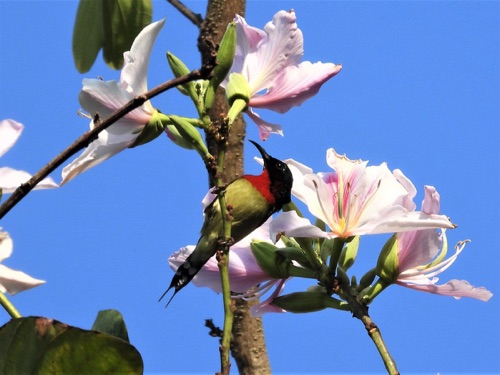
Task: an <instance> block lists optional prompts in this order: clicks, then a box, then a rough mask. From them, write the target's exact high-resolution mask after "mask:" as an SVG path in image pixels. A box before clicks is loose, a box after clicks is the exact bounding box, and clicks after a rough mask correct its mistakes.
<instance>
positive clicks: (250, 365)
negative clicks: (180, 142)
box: [198, 0, 271, 375]
mask: <svg viewBox="0 0 500 375" xmlns="http://www.w3.org/2000/svg"><path fill="white" fill-rule="evenodd" d="M236 13H238V14H240V15H242V16H244V15H245V0H209V2H208V7H207V13H206V16H205V19H204V21H203V22H202V24H201V27H200V35H199V38H198V49H199V50H200V52H201V55H202V61H206V60H207V59H208V58H209V55H208V54H209V53H210V49H209V48H207V45H209V44H210V43H215V44H217V43H219V42H220V40H221V39H222V36H223V34H224V32H225V30H226V27H227V24H228V23H229V22H231V21H232V20H233V18H234V15H235V14H236ZM207 43H208V44H207ZM228 110H229V108H228V105H227V102H226V99H225V96H224V90H223V89H219V90H218V92H217V96H216V99H215V102H214V105H213V107H212V110H211V113H210V118H211V119H212V121H214V122H215V123H216V122H218V121H220V120H221V119H222V118H223V117H224V116H225V114H227V112H228ZM244 138H245V122H244V121H243V118H242V117H241V116H240V117H239V118H238V119H237V120H236V121H235V122H234V124H233V125H232V127H231V131H230V133H229V141H228V145H227V152H226V156H225V168H224V174H223V180H224V182H230V181H232V180H234V179H236V178H238V177H239V176H241V175H242V174H243V141H244ZM207 144H208V148H209V150H210V152H211V154H212V155H217V146H216V143H215V142H214V140H213V139H211V137H210V136H207ZM256 302H257V301H256ZM256 302H247V301H244V300H241V299H238V300H236V304H235V306H236V310H235V316H234V325H233V337H232V342H231V353H232V356H233V358H234V359H235V361H236V364H237V366H238V371H239V373H240V374H245V375H253V374H259V375H261V374H263V375H266V374H271V369H270V365H269V358H268V356H267V350H266V343H265V337H264V329H263V325H262V320H261V319H260V318H259V319H256V318H252V316H251V315H250V306H251V304H252V303H256Z"/></svg>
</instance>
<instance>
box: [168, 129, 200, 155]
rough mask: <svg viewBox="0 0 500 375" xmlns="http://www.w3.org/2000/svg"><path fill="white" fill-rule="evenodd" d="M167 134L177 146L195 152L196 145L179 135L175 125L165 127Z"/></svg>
mask: <svg viewBox="0 0 500 375" xmlns="http://www.w3.org/2000/svg"><path fill="white" fill-rule="evenodd" d="M165 134H167V137H168V138H169V139H170V140H171V141H172V142H174V143H175V144H176V145H177V146H179V147H182V148H185V149H187V150H194V148H195V147H194V145H193V144H192V143H191V142H189V141H187V140H186V139H184V137H183V136H182V135H181V134H180V133H179V131H178V130H177V128H176V127H175V125H173V124H169V125H167V126H166V127H165Z"/></svg>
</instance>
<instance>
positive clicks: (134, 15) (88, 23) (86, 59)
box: [73, 0, 153, 73]
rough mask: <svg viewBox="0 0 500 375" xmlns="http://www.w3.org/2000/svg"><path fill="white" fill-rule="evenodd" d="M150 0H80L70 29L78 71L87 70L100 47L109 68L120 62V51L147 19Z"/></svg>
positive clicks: (137, 32) (116, 67) (149, 13)
mask: <svg viewBox="0 0 500 375" xmlns="http://www.w3.org/2000/svg"><path fill="white" fill-rule="evenodd" d="M152 14H153V9H152V4H151V0H100V1H97V0H80V4H79V5H78V10H77V13H76V19H75V26H74V29H73V59H74V61H75V66H76V69H77V70H78V71H79V72H80V73H85V72H88V71H89V70H90V68H91V67H92V65H93V64H94V62H95V59H96V58H97V54H98V53H99V51H100V50H101V48H102V49H103V57H104V61H105V62H106V63H107V64H108V65H109V66H110V67H111V68H113V69H121V67H122V66H123V53H124V52H125V51H128V50H130V47H131V46H132V43H133V41H134V39H135V37H136V36H137V35H138V34H139V33H140V32H141V30H142V29H143V28H144V27H145V26H147V25H149V24H150V23H151V19H152Z"/></svg>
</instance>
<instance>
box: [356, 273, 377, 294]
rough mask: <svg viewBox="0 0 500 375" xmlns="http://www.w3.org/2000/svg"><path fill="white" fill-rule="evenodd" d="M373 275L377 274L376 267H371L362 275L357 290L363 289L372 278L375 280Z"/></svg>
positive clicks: (371, 281) (369, 283) (368, 284)
mask: <svg viewBox="0 0 500 375" xmlns="http://www.w3.org/2000/svg"><path fill="white" fill-rule="evenodd" d="M375 276H377V269H376V268H372V269H371V270H369V271H368V272H367V273H365V274H364V275H363V276H362V277H361V280H359V285H358V288H357V289H358V290H363V289H365V288H367V287H369V286H370V285H371V284H372V283H373V280H375Z"/></svg>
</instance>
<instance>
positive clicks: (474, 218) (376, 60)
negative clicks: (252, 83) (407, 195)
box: [0, 0, 500, 374]
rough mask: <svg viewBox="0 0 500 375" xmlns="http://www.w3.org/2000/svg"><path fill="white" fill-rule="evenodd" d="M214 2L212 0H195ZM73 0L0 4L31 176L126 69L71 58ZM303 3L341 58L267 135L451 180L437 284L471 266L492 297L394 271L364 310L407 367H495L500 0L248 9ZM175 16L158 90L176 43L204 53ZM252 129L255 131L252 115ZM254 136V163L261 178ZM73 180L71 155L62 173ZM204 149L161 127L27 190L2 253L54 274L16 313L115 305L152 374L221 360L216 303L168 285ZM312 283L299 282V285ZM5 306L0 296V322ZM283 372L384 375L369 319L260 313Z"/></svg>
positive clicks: (7, 114) (200, 179) (194, 209)
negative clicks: (445, 252)
mask: <svg viewBox="0 0 500 375" xmlns="http://www.w3.org/2000/svg"><path fill="white" fill-rule="evenodd" d="M185 3H186V4H188V5H189V6H191V7H192V8H193V9H194V10H195V11H197V12H200V13H203V12H204V9H205V2H204V1H186V2H185ZM76 7H77V2H76V1H67V2H63V1H5V0H4V1H0V17H1V19H2V23H1V24H0V55H1V60H0V82H1V85H0V119H4V118H13V119H16V120H18V121H20V122H22V123H23V124H24V125H25V130H24V133H23V135H22V137H21V139H20V140H19V142H18V143H17V144H16V146H15V147H14V148H13V149H11V150H10V151H9V152H8V153H7V154H6V155H5V156H4V157H3V158H2V160H1V165H8V166H11V167H15V168H19V169H25V170H27V171H30V172H32V173H34V172H35V171H36V170H38V169H39V168H40V167H42V166H43V165H44V164H45V163H46V162H48V161H49V160H50V159H51V158H52V157H54V156H55V155H57V154H58V153H59V152H60V151H61V150H62V149H63V148H65V147H66V146H67V145H68V144H69V143H70V142H72V141H73V140H74V139H76V138H77V137H78V136H79V135H80V134H81V133H83V132H84V131H85V130H86V129H87V127H88V121H87V119H84V118H81V117H79V116H78V115H77V111H78V109H79V108H80V106H79V103H78V99H77V96H78V92H79V90H80V89H81V81H82V78H84V77H92V78H94V77H97V76H102V77H103V78H104V79H116V78H117V77H118V74H119V73H118V72H116V71H111V70H110V69H109V68H107V67H106V66H105V65H104V64H103V63H102V60H101V58H100V57H99V58H98V61H97V63H96V64H95V65H94V67H93V69H92V70H91V71H90V72H88V73H86V74H83V75H81V74H79V73H77V71H76V69H75V68H74V65H73V61H72V56H71V33H72V27H73V22H74V16H75V13H76ZM291 8H293V9H294V10H295V11H296V14H297V18H298V25H299V27H300V28H301V29H302V31H303V33H304V39H305V55H304V59H305V60H310V61H323V62H326V61H331V62H334V63H342V64H343V70H342V72H341V73H339V74H338V75H337V76H336V77H334V78H333V79H332V80H331V81H329V82H328V83H327V84H326V85H325V86H324V87H323V88H322V89H321V91H320V93H319V94H318V95H317V96H316V97H314V98H313V99H311V100H309V101H308V102H306V103H304V104H303V105H302V106H301V107H298V108H294V109H292V110H291V111H290V112H288V113H286V114H284V115H278V114H274V113H271V112H266V113H264V112H262V113H261V114H262V115H263V116H264V114H265V117H264V118H265V119H266V120H268V121H271V122H277V123H280V124H281V125H283V128H284V132H285V137H283V138H282V137H279V136H272V137H271V138H270V139H269V140H268V141H266V144H265V145H264V146H265V147H266V149H267V150H268V152H269V153H270V154H272V155H273V156H275V157H279V158H283V159H286V158H294V159H296V160H298V161H300V162H302V163H304V164H306V165H308V166H310V167H312V168H313V169H314V170H315V171H327V170H328V166H327V165H326V162H325V154H326V150H327V149H328V148H329V147H334V148H335V149H336V150H337V151H338V152H339V153H346V154H347V156H348V157H349V158H351V159H363V160H370V163H371V164H373V165H378V164H380V163H382V162H384V161H385V162H387V163H388V165H389V168H391V169H395V168H400V169H401V170H403V172H404V173H405V174H406V175H407V176H408V177H409V178H410V179H411V180H412V181H413V183H414V184H415V186H416V187H417V189H418V190H419V193H418V195H417V198H416V202H417V204H418V205H419V204H420V201H421V200H422V198H423V192H422V191H423V185H424V184H427V185H434V186H435V187H436V188H437V189H438V191H439V193H440V194H441V204H442V205H441V209H442V210H441V211H442V213H444V214H446V215H448V216H449V217H451V218H452V221H453V222H454V223H457V224H458V225H459V227H458V228H457V229H456V230H453V231H451V232H449V233H448V240H449V241H450V243H451V244H454V243H456V242H458V241H460V240H463V239H471V240H472V242H471V243H470V244H468V245H467V247H466V249H465V250H464V252H463V253H462V254H461V255H460V257H459V258H458V260H457V261H456V262H455V264H454V265H453V266H452V267H451V268H450V269H448V270H447V272H446V273H444V274H442V275H440V276H441V281H443V282H445V281H447V280H449V279H453V278H457V279H465V280H468V281H469V282H470V283H471V284H473V285H475V286H485V287H487V288H488V289H490V290H491V291H492V292H493V293H494V294H495V295H494V296H493V298H492V299H491V300H490V301H489V302H488V303H483V302H480V301H477V300H470V299H461V300H455V299H453V298H450V297H441V296H435V295H430V294H425V293H421V292H416V291H412V290H409V289H405V288H401V287H397V286H393V287H390V288H389V289H388V290H387V291H385V292H384V293H383V294H382V295H381V296H380V297H378V298H377V299H376V300H375V302H374V303H373V304H372V305H371V307H370V313H371V316H372V318H373V320H374V321H375V322H376V323H377V324H378V325H379V327H380V328H381V330H382V334H383V336H384V338H385V340H386V343H387V345H388V347H389V349H390V351H391V353H392V355H393V357H394V358H395V360H396V362H397V363H398V366H399V369H400V371H401V372H402V373H417V372H418V373H429V374H431V373H432V374H435V373H437V372H440V373H441V374H450V373H456V372H461V373H463V372H470V373H487V372H489V373H495V372H500V365H499V362H498V358H499V357H500V352H499V348H500V342H499V341H500V332H499V328H498V325H497V324H496V321H497V320H498V316H499V315H498V314H499V312H500V309H499V307H500V304H499V302H498V296H497V293H498V289H499V285H500V280H499V265H500V259H499V251H498V244H499V243H500V236H499V224H500V220H499V218H500V217H499V212H500V211H499V208H500V206H499V193H498V192H499V177H500V176H499V173H500V172H499V161H500V154H499V145H500V143H499V141H500V137H499V124H500V110H499V103H500V93H499V90H500V72H499V69H500V68H499V66H500V64H499V56H500V51H499V48H500V47H499V46H500V43H499V42H500V28H499V15H500V5H499V3H497V2H416V1H415V2H365V1H363V2H361V1H359V2H358V1H354V2H335V1H286V2H285V1H248V2H247V17H246V19H247V21H248V23H249V24H251V25H253V26H257V27H260V28H262V27H263V26H264V25H265V23H266V22H268V21H269V20H270V19H271V18H272V16H273V15H274V14H275V13H276V12H277V11H278V10H281V9H291ZM163 17H167V22H166V24H165V27H164V28H163V30H162V32H161V33H160V36H159V38H158V40H157V43H156V45H155V48H154V51H153V55H152V58H151V61H150V74H149V86H150V87H153V86H154V85H156V84H159V83H161V82H163V81H165V80H167V79H169V78H170V77H171V73H170V72H169V68H168V65H167V63H166V59H165V53H166V51H172V52H173V53H174V54H176V55H177V56H179V57H180V58H182V59H183V60H184V61H185V62H186V63H187V65H189V66H190V67H192V68H198V66H199V55H198V54H197V50H196V36H197V31H196V29H195V28H194V27H193V26H192V25H191V24H190V23H189V22H188V21H187V20H185V19H184V18H183V17H181V16H180V15H179V14H177V12H176V11H175V10H174V9H173V8H172V7H171V6H170V5H169V4H168V3H167V2H165V1H156V2H155V3H154V15H153V19H154V20H158V19H160V18H163ZM153 105H154V106H156V107H158V108H160V109H161V110H162V111H163V112H166V113H176V114H180V115H193V114H194V110H193V108H191V106H190V102H189V100H188V99H186V98H185V97H181V96H180V95H178V94H177V93H174V92H172V93H169V94H167V95H164V96H161V97H159V98H155V99H154V100H153ZM248 139H258V134H257V128H256V127H255V125H253V124H252V123H251V122H250V121H249V122H248ZM255 155H256V151H255V149H254V148H253V147H247V148H246V150H245V156H246V163H245V165H246V171H247V172H248V173H254V174H256V173H258V172H259V170H260V166H259V165H257V164H256V163H255V162H254V161H253V157H254V156H255ZM52 177H53V178H54V179H55V180H56V181H59V180H60V170H58V171H57V172H56V173H54V174H53V175H52ZM206 181H207V179H206V176H205V170H204V167H203V165H202V163H201V161H200V160H199V158H198V156H197V154H195V153H194V152H188V151H186V150H183V149H178V148H177V147H174V145H173V144H172V143H170V142H169V141H168V140H167V139H166V138H163V137H162V138H160V139H158V140H156V141H155V142H152V143H150V144H148V145H146V146H144V147H139V148H136V149H133V150H127V151H125V152H123V153H121V154H119V155H118V156H116V157H114V158H112V159H110V160H108V161H107V162H106V163H104V164H101V165H100V166H98V167H96V168H93V169H92V170H90V171H88V172H86V173H84V174H83V175H80V176H79V177H77V178H76V179H75V180H73V181H71V182H70V183H69V184H68V185H66V186H64V187H63V188H61V189H57V190H52V191H41V192H33V193H32V194H30V195H29V196H28V197H27V198H26V199H25V200H24V201H22V202H21V203H20V204H19V205H18V206H17V207H15V208H14V209H13V210H12V212H11V213H9V214H8V215H7V216H6V217H5V218H4V219H3V220H2V222H1V223H0V225H1V226H2V227H3V228H4V229H5V230H7V231H8V232H9V233H10V234H11V236H12V237H13V239H14V254H13V256H12V257H11V258H10V259H9V260H8V261H6V264H7V265H8V266H10V267H12V268H15V269H21V270H23V271H25V272H27V273H29V274H30V275H32V276H34V277H37V278H41V279H44V280H47V284H45V285H43V286H41V287H38V288H35V289H33V290H30V291H27V292H24V293H21V294H19V295H17V296H15V297H13V298H12V301H13V303H14V304H15V305H16V306H17V307H18V309H19V310H20V312H21V313H22V314H23V315H26V316H28V315H37V316H46V317H51V318H54V319H57V320H60V321H63V322H65V323H68V324H71V325H75V326H79V327H82V328H90V327H91V325H92V322H93V320H94V318H95V316H96V315H97V312H98V311H99V310H101V309H107V308H115V309H118V310H119V311H121V312H122V314H123V315H124V317H125V321H126V323H127V325H128V329H129V335H130V338H131V341H132V343H133V344H134V345H135V346H136V347H137V348H138V349H139V351H140V352H141V354H142V356H143V359H144V362H145V370H146V372H149V373H154V372H155V373H159V372H163V373H189V372H191V373H195V372H196V373H213V372H214V371H216V370H217V369H218V366H219V364H218V360H219V357H218V347H217V342H216V340H215V339H213V338H211V337H209V336H208V335H207V330H206V328H204V327H203V324H204V319H206V318H213V319H214V321H215V323H216V324H220V325H222V314H221V310H222V303H221V299H220V297H219V296H217V295H216V294H214V293H213V292H212V291H211V290H209V289H200V288H196V287H194V286H188V287H187V288H185V289H184V290H183V291H182V292H181V293H179V294H178V295H177V296H176V298H175V299H174V301H173V302H172V304H171V305H170V306H169V308H168V309H165V308H164V304H163V303H158V302H157V300H158V297H159V296H160V295H161V294H162V293H163V291H164V290H165V288H166V287H167V286H168V284H169V282H170V279H171V277H172V272H171V270H170V269H169V267H168V264H167V258H168V256H169V255H170V254H171V253H172V252H173V251H176V250H177V249H178V248H180V247H181V246H183V245H186V244H194V243H195V242H196V241H197V239H198V232H199V228H200V226H201V222H202V215H201V204H200V202H201V199H202V198H203V195H204V194H205V192H206V189H207V185H206ZM386 239H387V236H373V237H370V238H363V240H362V244H361V250H360V251H361V253H360V255H359V256H358V260H357V262H356V265H355V268H354V273H355V274H357V275H359V276H360V275H362V273H363V272H364V271H366V270H367V269H369V268H371V267H372V266H373V264H374V262H375V261H376V257H377V254H378V251H379V249H380V247H381V245H382V244H383V243H384V242H385V240H386ZM309 285H310V283H309V282H306V281H302V280H298V279H294V280H292V281H291V282H289V283H288V285H287V288H286V291H295V290H303V289H305V288H306V287H308V286H309ZM7 320H8V315H7V314H6V313H5V312H3V311H0V323H2V324H3V323H4V322H6V321H7ZM264 327H265V331H266V336H267V345H268V351H269V356H270V360H271V365H272V368H273V371H274V372H275V373H308V372H310V373H319V372H322V373H350V372H355V373H365V372H372V373H374V372H376V373H382V372H383V371H384V367H383V365H382V362H381V360H380V358H379V357H378V354H377V353H376V350H375V347H374V346H373V344H372V342H371V341H370V340H369V338H368V337H367V335H366V333H365V331H364V328H363V327H362V325H361V323H360V322H359V321H357V320H356V319H353V318H351V316H350V314H348V313H342V312H339V311H323V312H320V313H315V314H306V315H294V314H273V315H271V314H270V315H266V316H264Z"/></svg>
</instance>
